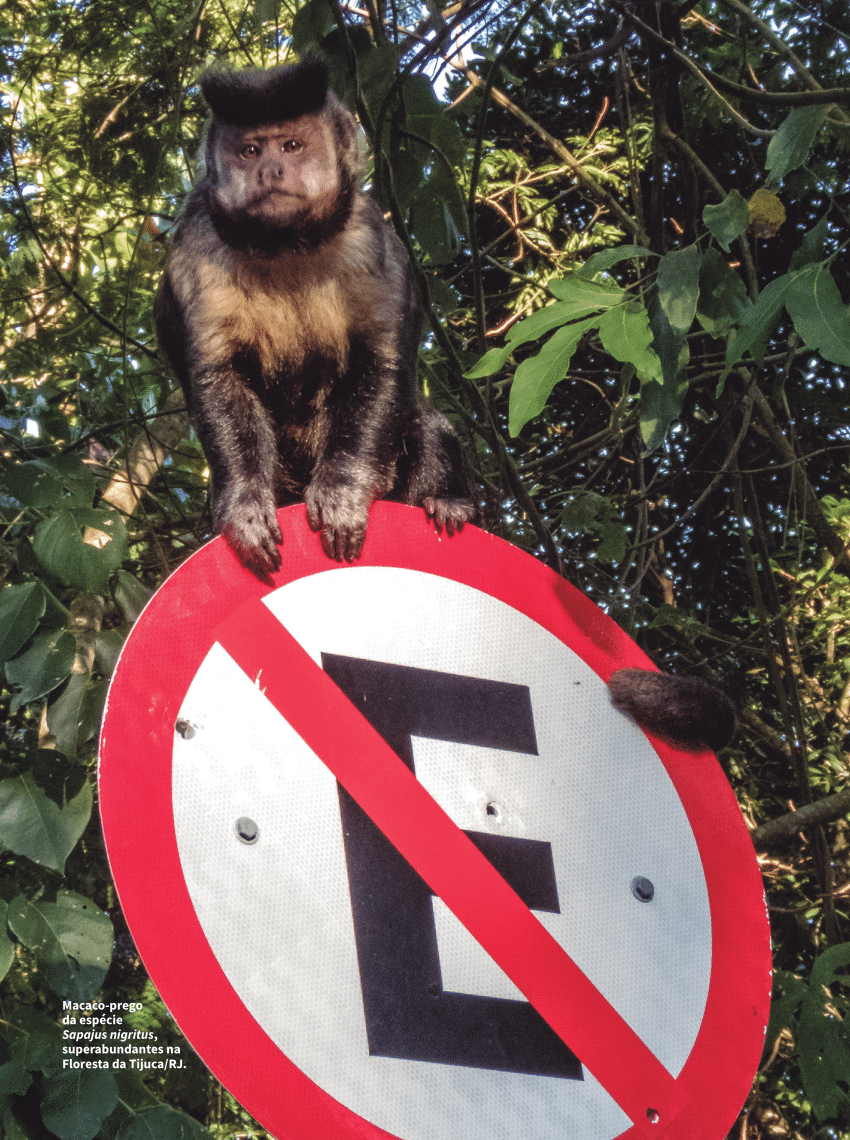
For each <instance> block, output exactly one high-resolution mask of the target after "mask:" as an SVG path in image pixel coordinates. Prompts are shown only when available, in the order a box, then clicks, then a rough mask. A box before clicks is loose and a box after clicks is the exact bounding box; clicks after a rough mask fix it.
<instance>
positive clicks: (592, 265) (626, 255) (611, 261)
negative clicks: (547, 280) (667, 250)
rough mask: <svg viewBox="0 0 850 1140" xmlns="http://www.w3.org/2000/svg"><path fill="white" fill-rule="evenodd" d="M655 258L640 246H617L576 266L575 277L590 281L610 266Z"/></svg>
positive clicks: (604, 250)
mask: <svg viewBox="0 0 850 1140" xmlns="http://www.w3.org/2000/svg"><path fill="white" fill-rule="evenodd" d="M655 256H656V255H655V254H654V253H653V252H652V250H651V249H646V248H645V247H644V246H642V245H618V246H617V247H616V248H615V249H601V250H600V251H599V253H594V254H593V256H592V257H589V258H588V259H587V261H586V262H585V263H584V265H580V266H578V267H577V268H576V270H575V275H576V277H583V278H585V279H586V280H590V278H592V277H595V276H596V274H597V273H602V272H603V271H604V270H606V269H610V268H611V266H612V265H618V264H619V263H620V262H621V261H631V260H632V258H636V257H655ZM553 291H554V290H553Z"/></svg>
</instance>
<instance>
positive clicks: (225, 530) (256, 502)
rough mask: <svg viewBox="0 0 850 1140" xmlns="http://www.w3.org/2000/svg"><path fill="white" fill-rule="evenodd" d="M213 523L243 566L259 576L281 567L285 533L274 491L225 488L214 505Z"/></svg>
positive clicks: (266, 574) (265, 575) (264, 575)
mask: <svg viewBox="0 0 850 1140" xmlns="http://www.w3.org/2000/svg"><path fill="white" fill-rule="evenodd" d="M213 525H214V527H215V529H216V530H217V531H218V533H219V534H221V535H223V536H224V538H225V539H226V540H227V542H228V544H229V545H230V546H231V547H232V548H233V550H234V551H235V553H236V555H237V557H238V558H239V561H240V562H241V563H242V564H243V566H247V567H248V569H249V570H251V571H253V572H254V573H255V574H256V575H257V576H258V577H259V578H266V577H267V576H268V575H269V574H272V573H274V572H275V571H276V570H279V569H280V551H279V550H278V546H280V544H281V543H282V542H283V535H282V534H281V532H280V527H279V526H278V525H277V515H276V512H275V504H274V498H273V496H272V495H270V494H268V493H267V492H266V493H263V492H256V491H251V490H247V489H245V490H242V491H241V492H238V493H237V494H228V492H227V491H224V492H223V493H222V494H221V496H220V497H219V499H218V502H217V503H216V505H215V510H214V512H213Z"/></svg>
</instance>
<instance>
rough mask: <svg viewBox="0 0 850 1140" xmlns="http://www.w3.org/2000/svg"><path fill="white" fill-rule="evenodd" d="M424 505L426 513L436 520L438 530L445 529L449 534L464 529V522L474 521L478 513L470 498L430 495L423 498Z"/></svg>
mask: <svg viewBox="0 0 850 1140" xmlns="http://www.w3.org/2000/svg"><path fill="white" fill-rule="evenodd" d="M422 506H423V507H424V508H425V514H426V515H428V516H429V517H430V518H432V519H433V520H434V525H435V526H436V528H437V530H439V531H442V530H445V531H446V533H447V534H454V533H455V531H461V530H463V524H464V523H468V522H474V521H475V516H476V513H477V512H476V510H475V506H474V504H473V503H472V502H470V500H469V499H435V498H432V497H430V496H429V497H428V498H426V499H423V500H422Z"/></svg>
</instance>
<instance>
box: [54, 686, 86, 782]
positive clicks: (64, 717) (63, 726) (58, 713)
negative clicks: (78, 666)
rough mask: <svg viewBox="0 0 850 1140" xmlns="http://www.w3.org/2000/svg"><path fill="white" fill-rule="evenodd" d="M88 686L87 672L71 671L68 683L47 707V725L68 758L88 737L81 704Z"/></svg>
mask: <svg viewBox="0 0 850 1140" xmlns="http://www.w3.org/2000/svg"><path fill="white" fill-rule="evenodd" d="M90 688H91V677H90V676H89V674H88V673H72V674H71V678H70V680H69V681H68V684H67V685H65V687H64V688H63V689H62V692H61V693H59V695H58V696H57V697H55V698H54V699H53V700H51V701H50V703H49V705H48V708H47V727H48V728H49V730H50V731H51V732H52V733H53V735H54V737H55V738H56V747H57V748H58V749H59V751H60V752H62V753H63V754H64V755H65V756H67V757H68V759H69V760H73V759H74V758H75V757H76V755H77V749H78V747H79V746H80V745H82V744H85V742H86V740H88V739H90V737H89V735H88V725H86V728H85V729H83V721H84V719H86V718H85V716H84V713H83V706H84V702H85V699H86V694H87V693H88V691H89V689H90Z"/></svg>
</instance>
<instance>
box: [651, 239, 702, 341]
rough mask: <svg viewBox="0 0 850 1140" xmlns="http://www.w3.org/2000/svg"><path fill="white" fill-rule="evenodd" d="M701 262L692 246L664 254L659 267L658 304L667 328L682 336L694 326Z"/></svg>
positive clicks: (697, 251) (697, 250)
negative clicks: (666, 322)
mask: <svg viewBox="0 0 850 1140" xmlns="http://www.w3.org/2000/svg"><path fill="white" fill-rule="evenodd" d="M701 265H702V258H701V256H700V252H699V249H698V248H697V247H696V246H695V245H689V246H686V247H685V249H676V250H673V252H672V253H665V255H664V256H663V257H662V258H661V260H660V261H659V263H658V300H659V301H660V303H661V308H662V309H663V310H664V314H665V316H666V317H667V320H668V321H669V322H670V327H671V328H672V329H673V331H674V332H675V333H677V334H678V335H679V336H685V334H686V333H688V332H689V331H690V327H691V325H692V324H693V323H694V316H695V315H696V311H697V301H698V299H699V278H700V267H701Z"/></svg>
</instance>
